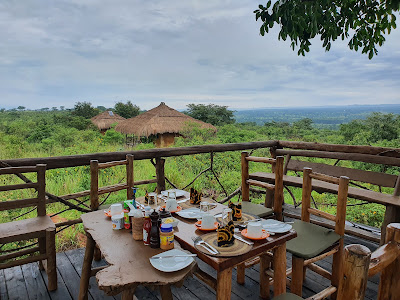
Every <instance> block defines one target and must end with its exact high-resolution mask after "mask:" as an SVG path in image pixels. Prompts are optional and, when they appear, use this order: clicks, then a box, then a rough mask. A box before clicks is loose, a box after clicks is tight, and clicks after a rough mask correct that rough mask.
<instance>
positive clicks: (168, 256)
mask: <svg viewBox="0 0 400 300" xmlns="http://www.w3.org/2000/svg"><path fill="white" fill-rule="evenodd" d="M195 256H197V254H186V255H165V256H153V257H150V259H163V258H172V257H195Z"/></svg>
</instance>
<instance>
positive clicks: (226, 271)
mask: <svg viewBox="0 0 400 300" xmlns="http://www.w3.org/2000/svg"><path fill="white" fill-rule="evenodd" d="M188 195H189V194H188V193H186V194H185V196H184V197H182V198H181V199H185V197H186V198H187V197H188ZM179 200H180V199H179V198H178V201H179ZM203 201H207V202H211V203H213V206H212V209H211V210H210V213H211V214H214V215H216V214H219V213H222V211H223V209H224V208H226V207H227V206H226V205H223V204H219V203H215V201H214V200H212V199H208V198H204V199H203ZM138 202H139V203H142V204H143V202H144V198H143V197H141V198H139V199H138ZM179 205H180V206H181V207H182V209H186V208H191V207H194V206H193V205H191V204H190V201H189V200H187V201H186V202H184V203H180V204H179ZM156 206H157V207H158V206H159V204H157V205H154V208H156ZM102 213H103V212H102V211H97V212H93V213H89V214H86V215H82V221H83V224H84V228H85V231H86V233H87V235H88V242H87V249H86V253H85V260H84V266H83V270H82V279H81V291H80V296H82V297H84V296H85V295H86V294H87V288H88V280H89V277H90V275H91V274H93V273H94V272H93V271H91V269H90V262H91V260H92V258H93V250H94V247H95V244H97V246H98V247H99V248H100V250H102V252H103V254H106V255H105V259H106V260H107V261H108V260H112V261H111V262H109V261H108V263H111V265H119V264H120V263H118V261H119V260H122V258H123V257H124V255H125V256H129V257H130V256H132V251H133V248H135V249H136V250H135V251H136V253H135V254H134V259H132V260H131V259H128V262H129V263H130V264H135V265H137V264H139V265H141V266H142V267H145V265H148V267H151V266H150V264H149V262H148V259H149V257H151V255H154V254H157V253H159V252H161V251H162V250H160V249H158V250H156V249H151V248H149V247H148V246H144V245H143V243H142V242H140V241H135V240H133V239H132V238H131V235H130V236H129V235H127V234H126V233H125V231H126V232H128V231H127V230H124V229H123V230H119V231H117V232H115V231H114V232H113V230H111V224H109V223H111V222H110V221H109V220H107V219H106V218H105V217H104V216H103V217H102ZM174 217H175V218H177V219H179V221H180V222H179V224H178V226H177V227H175V228H174V235H175V241H176V242H178V243H179V246H180V247H181V248H182V249H185V250H188V251H190V252H192V253H195V254H197V256H198V258H199V259H201V260H202V261H203V262H205V263H206V264H208V265H209V266H211V267H212V268H213V269H215V270H216V272H217V278H213V277H212V276H211V275H209V274H208V273H206V272H204V271H203V270H201V269H199V268H198V267H197V266H196V268H193V272H194V274H195V275H196V276H197V277H198V278H199V279H201V280H203V281H204V282H205V283H206V284H208V285H209V286H211V287H212V288H214V289H215V291H216V299H218V300H228V299H231V289H232V270H233V268H234V267H235V266H237V265H239V264H241V263H243V262H245V261H247V260H249V259H251V258H254V257H257V256H259V257H260V268H261V270H263V269H265V268H266V267H267V264H269V262H270V256H269V255H268V253H267V252H268V251H270V250H272V252H273V258H272V259H273V263H274V295H275V296H277V295H280V294H282V293H285V292H286V242H287V241H288V240H290V239H293V238H295V237H296V236H297V233H296V232H295V231H294V230H290V231H289V232H286V233H282V234H276V235H274V236H270V237H268V238H266V239H264V240H260V241H254V245H253V246H252V248H251V249H250V250H249V251H248V252H246V253H244V254H241V255H237V256H232V257H213V256H211V255H207V254H205V253H204V252H202V251H199V250H198V249H196V247H195V246H194V242H193V237H197V236H201V235H203V234H204V233H205V232H203V231H201V230H199V229H197V227H196V226H195V222H196V221H197V219H185V218H182V217H180V216H178V215H176V214H174ZM104 231H107V232H109V233H107V234H104ZM110 238H111V239H110ZM235 242H239V241H235ZM121 243H122V244H123V245H124V247H123V248H121V247H118V245H119V244H121ZM142 248H143V249H142ZM146 249H148V250H149V251H147V250H146ZM140 250H142V251H143V255H142V254H141V253H139V252H138V251H140ZM104 252H105V253H104ZM149 255H150V256H149ZM125 265H126V264H125ZM124 269H126V270H125V271H124V272H125V273H126V274H125V276H124V277H123V278H124V280H127V278H128V279H129V280H128V281H127V282H125V283H124V284H125V286H124V284H122V286H121V284H120V283H119V282H115V283H112V284H109V281H110V279H109V277H107V273H105V272H107V271H106V270H102V271H100V273H99V274H98V276H97V277H98V278H97V279H98V283H99V287H102V289H105V288H104V286H106V288H107V289H108V291H109V293H108V294H115V293H117V292H121V291H125V292H124V293H123V298H124V299H125V298H128V297H130V295H132V293H133V291H134V287H135V286H136V284H135V283H134V280H132V279H133V277H132V276H131V277H130V276H129V269H130V268H124ZM131 269H132V268H131ZM134 269H137V268H136V267H135V268H134ZM110 270H112V269H110ZM179 272H180V271H178V273H177V274H173V273H168V274H162V272H159V271H156V272H155V271H154V272H153V273H152V271H149V276H148V277H149V278H150V279H151V280H148V283H149V281H152V280H154V282H157V278H156V277H157V276H159V277H160V278H159V279H160V280H161V282H162V281H163V280H164V282H163V283H162V284H161V285H160V287H161V289H160V290H161V293H162V295H163V294H164V295H166V297H165V298H169V296H170V295H171V294H170V290H165V289H163V288H164V287H165V286H168V285H169V284H171V283H173V282H179V281H181V280H184V278H185V277H186V276H187V273H185V272H180V273H179ZM84 273H85V274H84ZM175 273H176V272H175ZM189 273H190V272H189ZM100 274H102V277H101V278H99V275H100ZM136 275H138V274H136ZM136 275H135V276H136ZM171 275H175V276H176V277H175V278H173V279H171V278H169V279H168V276H171ZM138 276H139V277H140V274H139V275H138ZM136 277H137V276H136ZM139 277H138V281H141V280H142V278H139ZM104 278H106V280H105V281H106V282H107V284H104V283H103V282H101V280H104ZM121 278H122V277H121ZM121 278H120V279H121ZM99 279H100V281H99ZM268 280H269V278H268V276H267V275H266V274H265V272H260V297H261V298H264V299H267V298H268V297H269V285H268V284H263V283H267V282H268ZM158 282H160V281H158ZM126 287H129V289H128V290H127V289H126ZM105 291H106V289H105ZM81 299H84V298H81ZM163 299H164V298H163Z"/></svg>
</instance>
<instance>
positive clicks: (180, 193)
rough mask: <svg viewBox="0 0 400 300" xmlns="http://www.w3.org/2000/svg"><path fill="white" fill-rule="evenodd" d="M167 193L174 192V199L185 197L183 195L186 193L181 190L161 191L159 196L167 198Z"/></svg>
mask: <svg viewBox="0 0 400 300" xmlns="http://www.w3.org/2000/svg"><path fill="white" fill-rule="evenodd" d="M168 192H175V194H176V198H179V197H182V196H185V194H186V192H185V191H183V190H178V189H170V190H166V191H161V195H163V196H164V197H168Z"/></svg>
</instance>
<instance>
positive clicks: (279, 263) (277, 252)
mask: <svg viewBox="0 0 400 300" xmlns="http://www.w3.org/2000/svg"><path fill="white" fill-rule="evenodd" d="M273 260H274V297H276V296H278V295H280V294H283V293H286V243H284V244H283V245H280V246H278V247H277V248H275V249H274V256H273Z"/></svg>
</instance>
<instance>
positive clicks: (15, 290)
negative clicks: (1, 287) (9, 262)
mask: <svg viewBox="0 0 400 300" xmlns="http://www.w3.org/2000/svg"><path fill="white" fill-rule="evenodd" d="M4 277H5V280H6V286H7V291H8V298H9V299H10V300H14V299H16V300H17V299H18V300H19V299H28V291H27V289H26V286H25V280H24V276H23V274H22V270H21V267H20V266H17V267H13V268H8V269H5V270H4Z"/></svg>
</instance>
